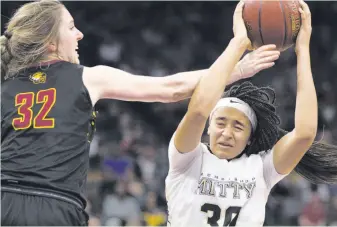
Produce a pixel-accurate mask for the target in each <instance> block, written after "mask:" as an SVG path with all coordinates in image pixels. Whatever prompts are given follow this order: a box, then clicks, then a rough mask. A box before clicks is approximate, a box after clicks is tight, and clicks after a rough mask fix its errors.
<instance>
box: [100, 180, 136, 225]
mask: <svg viewBox="0 0 337 227" xmlns="http://www.w3.org/2000/svg"><path fill="white" fill-rule="evenodd" d="M140 215H141V213H140V206H139V203H138V202H137V200H136V199H135V198H133V197H132V196H131V195H129V193H128V192H127V182H124V181H121V180H119V181H118V182H117V184H116V190H115V192H114V194H112V193H108V194H107V195H105V198H104V201H103V209H102V219H103V224H104V225H108V226H132V225H133V226H136V225H140V224H141V216H140Z"/></svg>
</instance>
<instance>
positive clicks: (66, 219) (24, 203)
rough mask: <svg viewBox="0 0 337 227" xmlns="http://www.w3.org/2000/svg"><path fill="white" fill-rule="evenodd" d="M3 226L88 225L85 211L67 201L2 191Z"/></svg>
mask: <svg viewBox="0 0 337 227" xmlns="http://www.w3.org/2000/svg"><path fill="white" fill-rule="evenodd" d="M1 225H2V226H18V225H20V226H27V225H28V226H42V225H44V226H55V225H57V226H87V225H88V216H87V214H86V213H85V211H84V210H83V209H82V208H80V207H78V206H76V205H74V204H72V203H69V202H66V201H63V200H59V199H55V198H51V197H46V196H39V195H31V194H24V193H17V192H11V191H4V190H2V191H1Z"/></svg>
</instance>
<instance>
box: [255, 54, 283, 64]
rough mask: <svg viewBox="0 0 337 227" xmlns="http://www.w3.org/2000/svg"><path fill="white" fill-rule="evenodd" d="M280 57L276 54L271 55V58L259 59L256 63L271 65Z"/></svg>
mask: <svg viewBox="0 0 337 227" xmlns="http://www.w3.org/2000/svg"><path fill="white" fill-rule="evenodd" d="M279 57H280V55H278V54H275V55H271V56H268V57H265V58H261V59H258V60H257V61H256V65H258V66H259V65H261V64H265V63H270V62H274V61H276V60H277V59H279Z"/></svg>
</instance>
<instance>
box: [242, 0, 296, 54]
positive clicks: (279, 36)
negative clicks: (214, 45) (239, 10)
mask: <svg viewBox="0 0 337 227" xmlns="http://www.w3.org/2000/svg"><path fill="white" fill-rule="evenodd" d="M299 6H300V5H299V3H298V1H296V0H295V1H282V0H281V1H263V0H262V1H261V0H247V1H245V5H244V9H243V19H244V21H245V24H246V28H247V33H248V37H249V39H250V40H251V42H252V47H253V49H256V48H258V47H260V46H262V45H266V44H275V45H276V47H277V49H278V50H279V51H284V50H286V49H288V48H289V47H291V46H292V45H293V44H294V43H295V42H296V38H297V35H298V32H299V30H300V27H301V14H300V12H299V10H298V8H299Z"/></svg>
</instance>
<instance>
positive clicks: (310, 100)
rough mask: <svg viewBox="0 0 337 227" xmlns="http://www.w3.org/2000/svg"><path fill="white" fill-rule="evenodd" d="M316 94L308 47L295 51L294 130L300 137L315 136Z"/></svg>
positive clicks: (316, 117)
mask: <svg viewBox="0 0 337 227" xmlns="http://www.w3.org/2000/svg"><path fill="white" fill-rule="evenodd" d="M317 112H318V107H317V95H316V89H315V85H314V81H313V78H312V72H311V64H310V50H309V47H307V48H302V49H301V50H299V51H298V52H297V96H296V110H295V132H296V134H297V135H298V136H300V137H304V138H306V137H308V138H310V139H311V138H312V137H315V136H316V131H317V124H318V123H317V121H318V113H317Z"/></svg>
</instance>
